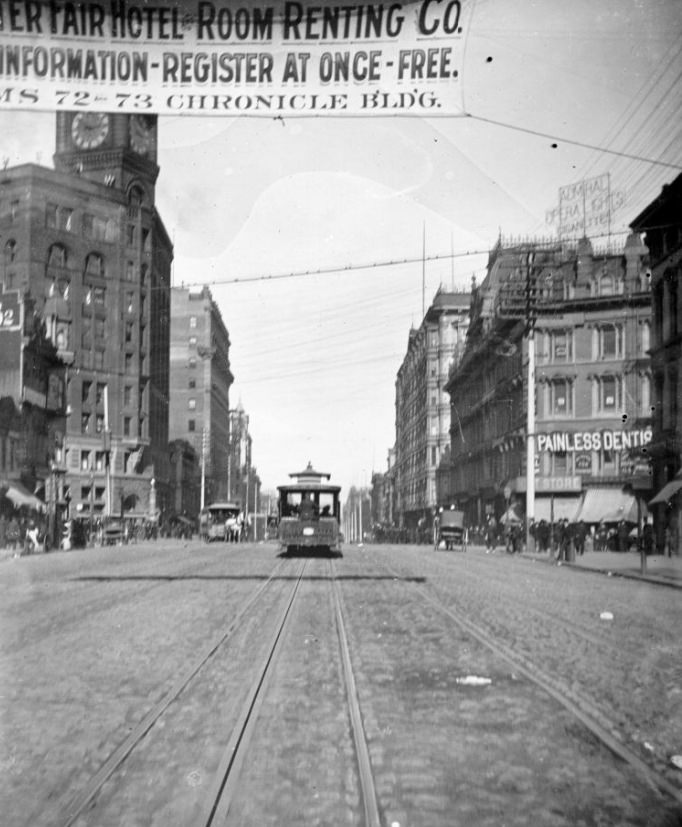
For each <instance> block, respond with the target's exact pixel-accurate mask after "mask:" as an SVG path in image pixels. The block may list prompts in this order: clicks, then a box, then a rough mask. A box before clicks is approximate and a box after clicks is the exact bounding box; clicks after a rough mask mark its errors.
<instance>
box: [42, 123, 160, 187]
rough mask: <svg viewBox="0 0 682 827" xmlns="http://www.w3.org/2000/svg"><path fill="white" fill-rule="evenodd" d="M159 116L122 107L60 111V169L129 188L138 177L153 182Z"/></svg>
mask: <svg viewBox="0 0 682 827" xmlns="http://www.w3.org/2000/svg"><path fill="white" fill-rule="evenodd" d="M156 158H157V117H156V115H142V114H132V115H131V114H127V113H122V112H115V113H113V112H110V113H108V112H90V111H87V112H57V149H56V152H55V154H54V164H55V168H56V169H57V170H59V171H60V172H68V173H70V174H72V175H73V174H75V175H79V176H81V177H83V178H87V179H88V180H90V181H97V182H99V183H101V184H106V185H107V186H109V187H112V188H115V189H121V190H124V191H125V190H127V189H128V187H129V186H130V184H131V182H132V181H134V180H137V181H143V182H144V184H145V185H146V186H147V187H149V188H150V189H149V191H148V196H149V198H150V200H151V201H152V202H153V200H154V192H153V188H154V184H155V182H156V178H157V176H158V174H159V167H158V165H157V163H156Z"/></svg>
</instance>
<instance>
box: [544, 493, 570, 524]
mask: <svg viewBox="0 0 682 827" xmlns="http://www.w3.org/2000/svg"><path fill="white" fill-rule="evenodd" d="M579 506H580V497H565V496H562V497H558V496H557V497H554V522H555V523H556V522H558V521H559V520H568V521H569V523H572V522H573V521H574V520H575V515H576V512H577V511H578V508H579ZM551 517H552V498H551V497H536V498H535V522H536V523H539V522H540V520H545V521H546V522H550V520H551Z"/></svg>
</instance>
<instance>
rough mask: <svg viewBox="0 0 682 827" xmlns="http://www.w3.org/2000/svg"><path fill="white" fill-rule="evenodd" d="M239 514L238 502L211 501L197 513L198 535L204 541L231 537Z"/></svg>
mask: <svg viewBox="0 0 682 827" xmlns="http://www.w3.org/2000/svg"><path fill="white" fill-rule="evenodd" d="M240 515H241V508H240V506H239V503H234V502H216V503H211V505H209V506H207V507H206V508H204V509H203V510H202V511H201V512H200V514H199V536H200V537H201V539H202V540H203V541H204V542H206V543H210V542H212V541H213V540H229V539H232V537H233V536H234V535H235V534H236V532H237V526H238V524H239V517H240Z"/></svg>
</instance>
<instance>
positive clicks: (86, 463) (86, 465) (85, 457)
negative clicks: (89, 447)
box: [81, 451, 90, 471]
mask: <svg viewBox="0 0 682 827" xmlns="http://www.w3.org/2000/svg"><path fill="white" fill-rule="evenodd" d="M89 470H90V451H81V471H89Z"/></svg>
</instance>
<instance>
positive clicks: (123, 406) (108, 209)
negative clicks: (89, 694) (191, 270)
mask: <svg viewBox="0 0 682 827" xmlns="http://www.w3.org/2000/svg"><path fill="white" fill-rule="evenodd" d="M156 141H157V120H156V117H154V116H138V115H128V114H122V113H116V114H106V113H94V112H87V113H86V112H79V113H74V112H58V113H57V115H56V152H55V155H54V164H55V169H48V168H46V167H42V166H38V165H35V164H25V165H21V166H17V167H14V168H10V169H6V170H4V172H3V176H2V180H1V181H0V233H1V234H2V237H3V239H4V240H5V241H4V261H3V265H4V269H3V282H4V285H5V289H11V290H19V291H20V292H21V293H22V294H23V295H28V296H30V297H31V299H32V301H33V302H34V306H35V310H36V312H37V313H38V314H39V316H40V317H41V318H42V319H43V320H44V322H45V324H46V327H47V333H48V336H49V337H50V338H51V340H52V341H53V343H54V344H55V346H56V348H57V351H58V353H59V356H60V357H61V359H62V360H63V361H64V362H65V363H66V365H67V379H66V412H67V414H68V415H67V419H66V427H65V431H64V434H63V439H62V442H61V444H60V446H59V453H58V458H57V462H58V464H59V468H58V470H59V472H60V473H62V474H63V490H64V496H65V497H66V499H67V501H68V502H69V503H70V512H71V516H78V515H79V514H80V515H83V514H87V513H90V512H92V513H94V514H95V515H107V514H115V513H118V511H119V508H120V507H121V505H122V504H123V503H125V504H126V508H127V509H128V510H133V511H135V512H136V513H138V514H139V515H141V516H146V517H149V516H154V515H155V514H156V513H157V511H158V510H159V509H163V508H164V507H165V506H166V504H167V500H168V497H169V464H168V348H169V330H170V267H171V261H172V257H173V253H172V245H171V242H170V239H169V237H168V234H167V232H166V230H165V228H164V226H163V223H162V221H161V218H160V216H159V215H158V213H157V211H156V208H155V203H154V202H155V182H156V179H157V176H158V173H159V168H158V166H157V163H156Z"/></svg>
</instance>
